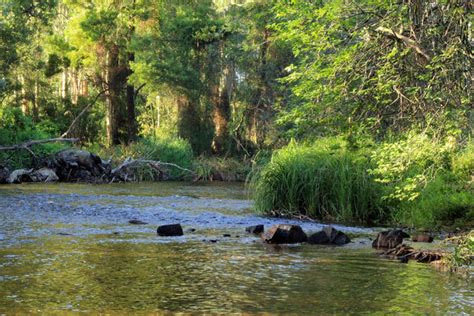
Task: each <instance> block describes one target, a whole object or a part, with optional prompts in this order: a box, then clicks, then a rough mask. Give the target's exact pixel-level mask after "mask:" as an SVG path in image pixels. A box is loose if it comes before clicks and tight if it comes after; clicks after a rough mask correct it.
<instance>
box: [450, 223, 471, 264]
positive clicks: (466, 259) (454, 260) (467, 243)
mask: <svg viewBox="0 0 474 316" xmlns="http://www.w3.org/2000/svg"><path fill="white" fill-rule="evenodd" d="M448 241H449V242H450V243H452V244H454V252H453V253H452V254H450V255H449V256H448V263H449V266H450V267H451V268H452V269H454V270H456V269H459V268H464V267H472V264H473V260H474V230H471V231H470V232H469V233H467V234H464V235H461V236H458V237H453V238H450V239H449V240H448Z"/></svg>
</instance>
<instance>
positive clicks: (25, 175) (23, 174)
mask: <svg viewBox="0 0 474 316" xmlns="http://www.w3.org/2000/svg"><path fill="white" fill-rule="evenodd" d="M58 180H59V178H58V176H57V175H56V173H55V172H54V170H52V169H49V168H41V169H38V170H33V169H18V170H15V171H13V172H12V173H11V174H10V176H9V177H8V179H7V182H8V183H21V182H54V181H58Z"/></svg>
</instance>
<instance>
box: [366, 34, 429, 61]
mask: <svg viewBox="0 0 474 316" xmlns="http://www.w3.org/2000/svg"><path fill="white" fill-rule="evenodd" d="M375 31H377V32H379V33H381V34H384V35H386V36H389V37H395V38H396V39H398V40H401V41H402V42H403V43H404V44H405V45H406V46H407V47H408V48H411V49H414V50H415V51H416V52H417V53H418V54H419V55H421V56H423V57H424V58H425V59H426V60H427V61H430V60H431V57H430V56H429V55H428V54H427V53H426V52H425V51H424V50H423V49H422V48H421V47H420V46H419V45H418V43H417V42H416V41H415V40H413V39H411V38H409V37H406V36H404V35H402V34H400V33H397V32H395V31H393V30H392V29H389V28H386V27H383V26H379V27H378V28H376V29H375Z"/></svg>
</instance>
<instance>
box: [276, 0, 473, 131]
mask: <svg viewBox="0 0 474 316" xmlns="http://www.w3.org/2000/svg"><path fill="white" fill-rule="evenodd" d="M469 8H470V5H469V4H468V1H466V0H455V1H438V2H436V4H433V3H431V2H429V1H403V2H400V1H394V0H389V1H387V0H364V1H349V2H348V1H343V0H335V1H306V0H294V1H277V2H276V4H275V6H274V13H275V15H276V18H277V19H276V21H275V23H273V25H272V29H273V30H274V32H275V34H274V37H276V38H277V39H278V40H281V41H285V42H287V43H289V45H290V46H291V48H292V51H293V54H294V56H295V57H296V60H295V61H294V62H293V63H291V64H290V65H288V67H287V71H288V74H287V76H286V78H285V80H284V83H286V84H288V85H289V86H290V87H291V91H292V94H291V96H290V97H291V101H290V102H289V105H288V106H286V107H284V108H282V111H281V112H280V113H279V118H278V121H277V122H278V124H279V125H280V126H281V128H282V130H283V131H284V133H285V135H286V136H287V137H297V138H306V137H319V136H321V135H323V136H324V135H334V134H337V133H340V132H345V131H347V129H350V128H351V127H352V126H354V125H358V124H363V125H365V126H368V127H370V129H371V130H372V133H373V134H374V135H377V136H384V135H386V134H387V132H388V131H390V130H392V131H395V132H398V131H400V130H409V129H411V128H412V127H413V126H422V127H426V126H428V125H430V124H433V123H434V124H435V126H436V128H437V129H438V130H440V131H441V130H445V131H452V130H458V131H459V130H464V134H465V136H466V135H467V134H469V133H471V132H470V129H469V126H471V128H472V121H471V122H469V115H470V114H469V113H472V107H470V105H472V104H473V99H472V93H469V92H468V91H470V90H471V84H472V79H471V76H470V69H472V68H473V64H472V62H473V59H472V58H470V57H469V56H470V51H471V45H470V44H469V40H468V38H469V23H470V19H469V16H470V15H469V13H468V12H469ZM448 21H449V22H448ZM454 25H456V26H454Z"/></svg>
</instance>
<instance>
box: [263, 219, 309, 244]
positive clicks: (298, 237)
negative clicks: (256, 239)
mask: <svg viewBox="0 0 474 316" xmlns="http://www.w3.org/2000/svg"><path fill="white" fill-rule="evenodd" d="M262 239H263V241H265V242H267V243H269V244H295V243H300V242H305V241H306V239H307V236H306V234H305V232H304V231H303V229H302V228H301V227H300V226H298V225H289V224H280V225H274V226H272V227H271V228H270V229H269V230H268V231H267V232H266V233H264V234H262Z"/></svg>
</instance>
